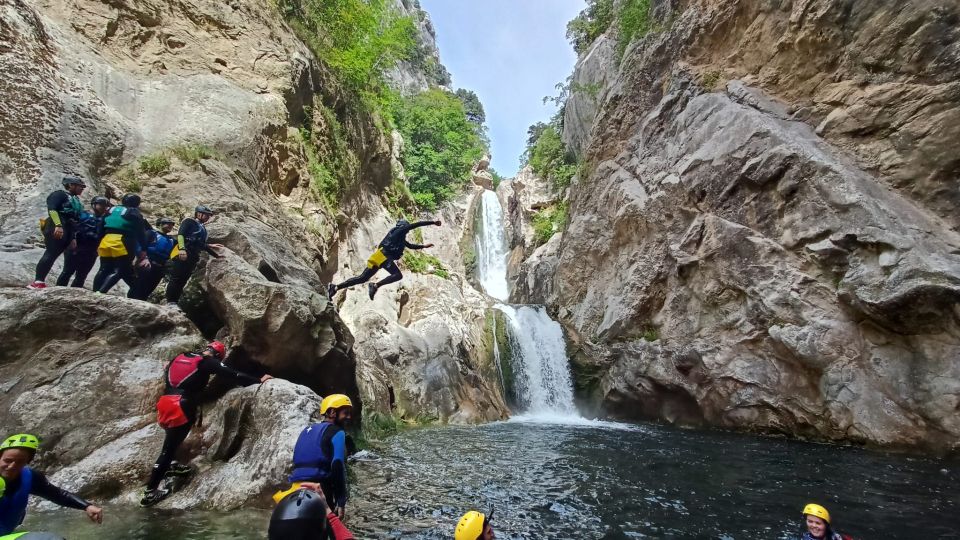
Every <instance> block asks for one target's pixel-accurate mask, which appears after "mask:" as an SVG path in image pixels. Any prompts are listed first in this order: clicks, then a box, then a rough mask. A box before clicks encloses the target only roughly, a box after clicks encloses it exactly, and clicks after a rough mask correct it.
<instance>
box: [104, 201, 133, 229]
mask: <svg viewBox="0 0 960 540" xmlns="http://www.w3.org/2000/svg"><path fill="white" fill-rule="evenodd" d="M129 212H130V208H127V207H126V206H114V207H113V208H111V209H110V213H109V214H107V217H106V218H104V220H103V225H104V227H106V228H107V229H111V230H114V231H122V232H124V233H128V232H133V231H134V229H135V228H136V222H135V221H134V220H132V219H130V218H129V217H128V214H129Z"/></svg>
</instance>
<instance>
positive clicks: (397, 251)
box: [327, 219, 440, 300]
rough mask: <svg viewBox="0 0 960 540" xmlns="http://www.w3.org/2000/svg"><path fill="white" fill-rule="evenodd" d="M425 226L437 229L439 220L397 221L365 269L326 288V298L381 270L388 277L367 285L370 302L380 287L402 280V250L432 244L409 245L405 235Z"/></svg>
mask: <svg viewBox="0 0 960 540" xmlns="http://www.w3.org/2000/svg"><path fill="white" fill-rule="evenodd" d="M427 225H437V226H438V227H439V226H440V220H439V219H438V220H436V221H418V222H416V223H410V222H409V221H407V220H405V219H400V220H397V224H396V225H394V226H393V228H392V229H390V230H389V231H388V232H387V235H386V236H384V237H383V240H381V241H380V245H379V246H377V250H376V251H374V252H373V255H370V258H368V259H367V268H366V269H365V270H364V271H363V272H362V273H361V274H360V275H359V276H357V277H353V278H350V279H348V280H346V281H344V282H343V283H339V284H335V283H331V284H330V285H329V286H327V296H329V297H330V299H333V295H335V294H337V291H339V290H341V289H348V288H350V287H353V286H354V285H360V284H361V283H366V282H367V281H369V280H370V278H372V277H373V276H374V275H375V274H376V273H377V271H378V270H380V269H381V268H382V269H384V270H386V271H387V272H390V275H389V276H387V277H385V278H383V279H381V280H380V282H379V283H370V284H369V285H367V293H368V294H369V295H370V299H371V300H373V297H374V296H375V295H376V294H377V290H379V289H380V287H383V286H384V285H389V284H391V283H395V282H397V281H400V280H401V279H403V274H402V273H401V272H400V268H399V267H398V266H397V261H398V260H400V258H401V257H403V250H404V249H405V248H409V249H424V248H431V247H433V244H411V243H410V242H407V233H408V232H410V231H412V230H414V229H416V228H419V227H425V226H427Z"/></svg>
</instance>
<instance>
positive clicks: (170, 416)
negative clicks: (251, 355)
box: [140, 341, 273, 506]
mask: <svg viewBox="0 0 960 540" xmlns="http://www.w3.org/2000/svg"><path fill="white" fill-rule="evenodd" d="M226 353H227V348H226V346H225V345H224V344H223V343H221V342H219V341H212V342H210V344H209V345H207V347H206V348H205V349H204V350H203V352H201V353H199V354H197V353H189V352H188V353H183V354H181V355H179V356H177V357H176V358H174V359H173V360H172V361H171V362H170V363H169V364H167V367H166V368H165V369H164V382H165V389H164V392H163V396H161V397H160V400H159V401H157V422H158V423H159V424H160V427H162V428H163V429H164V432H165V435H164V439H163V446H162V447H161V449H160V457H158V458H157V462H156V463H155V464H154V465H153V470H152V471H151V472H150V479H149V480H148V481H147V486H146V488H145V489H144V491H143V498H142V499H140V506H152V505H154V504H157V503H158V502H160V501H162V500H163V499H164V497H166V496H167V495H169V494H170V491H169V490H167V489H164V488H161V487H160V482H161V481H162V480H163V478H164V477H165V476H167V475H172V476H186V475H188V474H190V472H191V469H190V467H188V466H186V465H181V464H179V463H176V462H175V461H174V457H175V456H176V453H177V449H178V448H180V445H181V444H182V443H183V441H184V439H186V438H187V435H188V434H189V433H190V428H191V427H193V423H194V422H195V421H196V419H197V407H198V405H199V404H200V398H201V396H202V395H203V392H204V390H206V388H207V383H209V382H210V376H211V375H222V376H224V377H230V378H232V379H233V380H235V381H238V382H239V383H240V384H242V385H244V386H248V385H251V384H257V383H265V382H267V381H268V380H270V379H272V378H273V377H271V376H270V375H264V376H262V377H260V378H259V379H258V378H257V377H254V376H252V375H247V374H246V373H241V372H239V371H237V370H235V369H233V368H230V367H227V366H226V365H224V363H223V359H224V357H225V356H226Z"/></svg>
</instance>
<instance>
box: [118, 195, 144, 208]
mask: <svg viewBox="0 0 960 540" xmlns="http://www.w3.org/2000/svg"><path fill="white" fill-rule="evenodd" d="M120 204H122V205H124V206H126V207H127V208H140V196H139V195H137V194H136V193H127V194H126V195H124V196H123V199H121V200H120Z"/></svg>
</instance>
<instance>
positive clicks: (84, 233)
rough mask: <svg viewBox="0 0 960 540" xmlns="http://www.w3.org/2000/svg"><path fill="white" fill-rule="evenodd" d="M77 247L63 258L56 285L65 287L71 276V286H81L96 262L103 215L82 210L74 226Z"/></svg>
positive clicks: (101, 234)
mask: <svg viewBox="0 0 960 540" xmlns="http://www.w3.org/2000/svg"><path fill="white" fill-rule="evenodd" d="M75 237H76V240H77V249H76V251H73V252H71V251H70V250H69V249H68V250H67V255H66V256H64V258H63V271H62V272H60V276H59V277H57V285H59V286H61V287H66V286H67V285H68V284H69V282H70V277H71V276H72V277H73V284H72V285H71V287H83V282H84V281H86V280H87V274H89V273H90V270H92V269H93V265H94V264H96V262H97V246H98V245H99V244H100V239H101V238H103V217H98V216H95V215H93V214H91V213H89V212H82V213H81V214H80V220H79V222H78V223H77V227H76V235H75Z"/></svg>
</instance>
